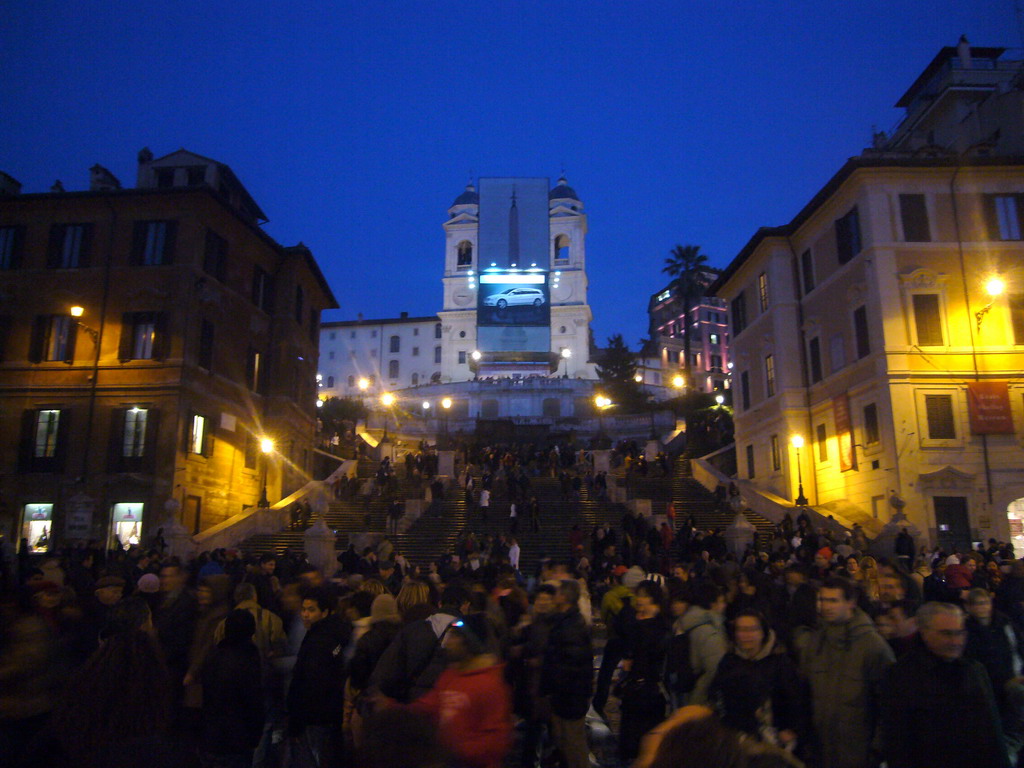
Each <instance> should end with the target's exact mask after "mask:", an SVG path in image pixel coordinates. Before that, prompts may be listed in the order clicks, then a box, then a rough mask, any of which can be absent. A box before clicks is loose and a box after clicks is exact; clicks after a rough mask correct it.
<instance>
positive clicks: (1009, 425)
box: [967, 381, 1013, 435]
mask: <svg viewBox="0 0 1024 768" xmlns="http://www.w3.org/2000/svg"><path fill="white" fill-rule="evenodd" d="M967 410H968V413H969V414H970V420H971V432H973V433H974V434H975V435H1012V434H1013V412H1012V411H1011V410H1010V391H1009V388H1008V387H1007V384H1006V382H1005V381H972V382H971V383H969V384H968V385H967Z"/></svg>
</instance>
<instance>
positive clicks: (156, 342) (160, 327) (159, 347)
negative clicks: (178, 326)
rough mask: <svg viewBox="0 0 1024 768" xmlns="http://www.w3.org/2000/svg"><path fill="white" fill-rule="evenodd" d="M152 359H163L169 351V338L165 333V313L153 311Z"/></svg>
mask: <svg viewBox="0 0 1024 768" xmlns="http://www.w3.org/2000/svg"><path fill="white" fill-rule="evenodd" d="M153 334H154V335H155V336H156V338H155V339H153V359H154V360H164V359H166V358H167V357H168V356H169V355H170V352H171V339H170V337H169V336H168V334H167V313H166V312H154V313H153Z"/></svg>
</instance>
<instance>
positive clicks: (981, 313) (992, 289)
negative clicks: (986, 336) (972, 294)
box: [974, 276, 1006, 331]
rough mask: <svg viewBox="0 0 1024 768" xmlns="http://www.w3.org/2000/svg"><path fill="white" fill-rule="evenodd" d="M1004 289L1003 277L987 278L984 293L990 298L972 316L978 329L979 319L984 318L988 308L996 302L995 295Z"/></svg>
mask: <svg viewBox="0 0 1024 768" xmlns="http://www.w3.org/2000/svg"><path fill="white" fill-rule="evenodd" d="M1005 290H1006V283H1005V282H1003V279H1002V278H1001V277H998V276H996V277H992V278H989V280H988V282H986V283H985V293H987V294H988V295H989V297H990V300H989V302H988V304H986V305H985V306H984V307H982V308H981V309H979V310H978V311H977V312H975V313H974V317H975V318H976V319H977V321H978V330H979V331H980V330H981V321H982V320H983V319H984V317H985V315H987V314H988V312H989V310H990V309H992V305H993V304H995V302H996V297H997V296H999V295H1001V294H1002V292H1003V291H1005Z"/></svg>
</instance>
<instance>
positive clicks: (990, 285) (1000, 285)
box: [72, 277, 1006, 331]
mask: <svg viewBox="0 0 1024 768" xmlns="http://www.w3.org/2000/svg"><path fill="white" fill-rule="evenodd" d="M1005 290H1006V283H1005V282H1003V279H1002V278H1001V277H992V278H989V280H988V281H987V282H986V283H985V293H987V294H988V296H989V302H988V304H986V305H985V306H984V307H982V308H981V309H979V310H978V311H977V312H975V313H974V317H975V318H976V319H977V321H978V330H979V331H980V330H981V321H982V320H984V319H985V315H987V314H988V312H989V310H990V309H992V305H993V304H995V302H996V297H998V296H1000V295H1002V293H1003V291H1005ZM72 311H74V310H72Z"/></svg>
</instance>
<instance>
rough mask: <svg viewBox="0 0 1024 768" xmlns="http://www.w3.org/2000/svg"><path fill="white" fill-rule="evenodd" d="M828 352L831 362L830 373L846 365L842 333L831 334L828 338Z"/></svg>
mask: <svg viewBox="0 0 1024 768" xmlns="http://www.w3.org/2000/svg"><path fill="white" fill-rule="evenodd" d="M828 353H829V360H830V362H831V364H832V369H831V370H832V373H835V372H836V371H838V370H840V369H841V368H842V367H843V366H844V365H846V343H845V342H844V341H843V334H841V333H836V334H833V336H832V338H831V339H829V342H828Z"/></svg>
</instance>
